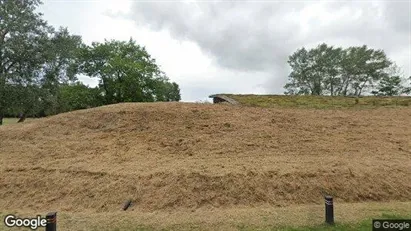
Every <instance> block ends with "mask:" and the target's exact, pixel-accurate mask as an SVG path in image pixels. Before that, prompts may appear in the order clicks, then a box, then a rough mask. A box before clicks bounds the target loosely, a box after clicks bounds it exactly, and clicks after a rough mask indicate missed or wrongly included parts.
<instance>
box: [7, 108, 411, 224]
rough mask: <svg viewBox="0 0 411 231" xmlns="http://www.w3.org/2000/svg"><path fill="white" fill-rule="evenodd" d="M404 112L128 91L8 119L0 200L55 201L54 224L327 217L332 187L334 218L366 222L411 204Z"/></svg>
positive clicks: (31, 206)
mask: <svg viewBox="0 0 411 231" xmlns="http://www.w3.org/2000/svg"><path fill="white" fill-rule="evenodd" d="M410 118H411V108H410V107H377V108H361V110H355V109H354V110H346V109H332V110H318V109H313V108H273V107H266V108H264V107H242V106H230V105H213V104H194V103H140V104H139V103H124V104H117V105H109V106H104V107H99V108H93V109H87V110H80V111H75V112H70V113H64V114H60V115H57V116H51V117H47V118H41V119H36V120H32V121H29V122H28V123H20V124H8V125H6V126H1V127H0V147H1V148H0V162H1V163H2V164H1V165H0V174H1V176H2V177H1V178H0V208H1V211H0V212H1V214H7V213H14V212H17V213H21V214H27V215H32V216H34V215H36V214H38V213H40V214H45V213H47V212H49V211H58V213H59V214H60V215H59V227H61V230H139V227H140V228H145V229H147V230H161V229H164V230H277V229H280V228H283V230H293V228H296V230H307V229H308V230H309V229H312V230H315V229H324V230H326V229H327V228H328V227H323V226H321V224H322V223H323V220H324V201H323V196H324V194H330V195H333V196H334V198H335V205H336V207H335V213H336V221H337V222H339V224H338V225H337V226H336V227H337V228H338V229H337V228H336V229H334V230H350V229H351V230H354V229H357V228H360V229H365V227H366V224H365V223H364V222H367V219H368V220H369V219H370V218H372V217H379V216H383V215H387V214H388V215H390V214H391V215H392V214H394V215H396V216H401V217H404V218H406V217H409V215H410V211H411V168H410V166H411V158H410V157H411V121H410ZM128 199H131V200H132V201H133V206H132V207H131V208H130V209H129V210H127V211H121V208H122V206H123V204H124V202H125V201H126V200H128ZM85 224H86V225H85ZM73 227H74V228H73ZM0 230H1V229H0ZM140 230H141V229H140Z"/></svg>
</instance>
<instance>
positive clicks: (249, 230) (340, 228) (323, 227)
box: [238, 213, 411, 231]
mask: <svg viewBox="0 0 411 231" xmlns="http://www.w3.org/2000/svg"><path fill="white" fill-rule="evenodd" d="M373 219H411V213H410V214H409V216H407V217H404V216H400V215H398V214H395V213H384V214H382V216H379V217H373V218H369V219H366V220H363V221H361V222H359V223H355V224H342V223H338V222H337V223H336V224H334V225H328V224H325V223H324V224H320V225H316V226H305V227H268V228H263V229H261V228H259V227H246V226H244V227H239V229H238V230H240V231H254V230H259V231H263V230H264V231H329V230H332V231H370V230H372V220H373Z"/></svg>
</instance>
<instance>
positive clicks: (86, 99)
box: [58, 82, 103, 112]
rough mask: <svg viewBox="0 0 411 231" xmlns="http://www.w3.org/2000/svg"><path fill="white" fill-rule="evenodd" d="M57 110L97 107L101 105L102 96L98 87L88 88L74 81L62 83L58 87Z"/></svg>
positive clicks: (65, 110) (66, 110)
mask: <svg viewBox="0 0 411 231" xmlns="http://www.w3.org/2000/svg"><path fill="white" fill-rule="evenodd" d="M59 91H60V94H59V99H58V102H59V112H68V111H73V110H79V109H86V108H92V107H98V106H102V105H103V96H102V94H101V90H100V89H99V88H98V87H95V88H89V87H87V86H86V85H84V84H82V83H80V82H75V83H67V84H62V85H61V86H60V87H59Z"/></svg>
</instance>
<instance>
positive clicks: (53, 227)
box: [46, 212, 57, 231]
mask: <svg viewBox="0 0 411 231" xmlns="http://www.w3.org/2000/svg"><path fill="white" fill-rule="evenodd" d="M46 219H47V225H46V231H57V212H50V213H48V214H47V215H46Z"/></svg>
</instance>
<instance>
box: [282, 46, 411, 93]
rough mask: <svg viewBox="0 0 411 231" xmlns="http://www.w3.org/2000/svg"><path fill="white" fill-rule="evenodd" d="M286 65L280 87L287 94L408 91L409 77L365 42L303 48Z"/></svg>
mask: <svg viewBox="0 0 411 231" xmlns="http://www.w3.org/2000/svg"><path fill="white" fill-rule="evenodd" d="M288 64H289V65H290V67H291V73H290V75H289V79H288V82H287V84H286V85H285V86H284V88H285V89H286V92H285V94H289V95H331V96H361V95H364V94H372V95H380V96H381V95H382V96H396V95H400V94H410V92H411V88H410V87H409V83H410V82H411V76H410V77H409V78H408V79H406V78H405V77H404V75H403V73H402V71H401V69H400V68H399V67H398V66H397V65H396V64H395V63H394V62H393V61H391V60H390V59H389V58H388V57H387V55H386V54H385V52H384V51H383V50H375V49H371V48H369V47H367V46H366V45H363V46H352V47H349V48H345V49H344V48H341V47H334V46H329V45H327V44H325V43H322V44H320V45H318V46H317V47H315V48H312V49H306V48H304V47H303V48H301V49H298V50H297V51H296V52H294V53H293V54H292V55H290V56H289V58H288Z"/></svg>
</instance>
